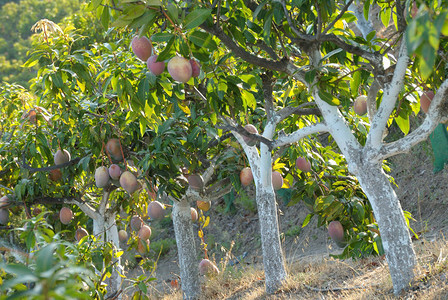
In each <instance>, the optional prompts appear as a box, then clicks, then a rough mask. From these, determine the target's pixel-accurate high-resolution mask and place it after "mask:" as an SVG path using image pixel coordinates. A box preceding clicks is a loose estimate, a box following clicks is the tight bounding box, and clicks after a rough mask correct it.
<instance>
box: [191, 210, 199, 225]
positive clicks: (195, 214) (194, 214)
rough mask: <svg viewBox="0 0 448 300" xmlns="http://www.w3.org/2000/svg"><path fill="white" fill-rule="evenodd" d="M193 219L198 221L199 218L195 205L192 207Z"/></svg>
mask: <svg viewBox="0 0 448 300" xmlns="http://www.w3.org/2000/svg"><path fill="white" fill-rule="evenodd" d="M190 212H191V221H193V222H196V221H197V220H198V218H199V216H198V211H197V210H196V208H194V207H190Z"/></svg>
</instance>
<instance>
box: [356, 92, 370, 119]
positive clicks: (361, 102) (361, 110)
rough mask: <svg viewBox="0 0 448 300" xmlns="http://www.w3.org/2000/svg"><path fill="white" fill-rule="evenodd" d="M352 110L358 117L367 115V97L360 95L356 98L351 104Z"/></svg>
mask: <svg viewBox="0 0 448 300" xmlns="http://www.w3.org/2000/svg"><path fill="white" fill-rule="evenodd" d="M353 110H354V111H355V113H356V114H357V115H359V116H363V115H365V114H366V113H367V96H365V95H361V96H358V97H356V99H355V102H354V103H353Z"/></svg>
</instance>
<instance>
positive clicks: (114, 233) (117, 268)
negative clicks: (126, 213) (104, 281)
mask: <svg viewBox="0 0 448 300" xmlns="http://www.w3.org/2000/svg"><path fill="white" fill-rule="evenodd" d="M105 230H106V240H107V241H108V242H110V243H111V244H112V245H113V247H114V249H113V251H114V254H115V253H117V252H118V251H119V248H118V247H119V245H120V241H119V239H118V229H117V223H116V221H115V213H106V220H105ZM115 260H116V262H115V263H114V266H113V270H112V273H111V277H110V280H109V286H110V287H111V289H109V290H108V294H111V295H112V294H113V293H115V292H117V291H119V290H120V288H121V284H122V281H123V279H122V277H121V276H120V274H122V273H123V267H122V265H121V258H120V257H116V258H115ZM119 299H121V295H120V296H119Z"/></svg>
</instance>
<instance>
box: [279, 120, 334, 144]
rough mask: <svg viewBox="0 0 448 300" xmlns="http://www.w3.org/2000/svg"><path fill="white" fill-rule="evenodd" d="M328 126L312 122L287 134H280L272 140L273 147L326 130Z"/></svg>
mask: <svg viewBox="0 0 448 300" xmlns="http://www.w3.org/2000/svg"><path fill="white" fill-rule="evenodd" d="M327 131H328V127H327V125H325V124H323V123H317V124H313V125H310V126H307V127H303V128H300V129H298V130H296V131H294V132H293V133H291V134H288V135H282V136H279V137H278V138H277V140H276V141H274V144H273V148H277V147H281V146H284V145H289V144H292V143H295V142H298V141H300V140H301V139H303V138H304V137H307V136H309V135H310V134H314V133H318V132H327Z"/></svg>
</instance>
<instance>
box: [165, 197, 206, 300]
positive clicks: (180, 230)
mask: <svg viewBox="0 0 448 300" xmlns="http://www.w3.org/2000/svg"><path fill="white" fill-rule="evenodd" d="M172 215H173V225H174V232H175V235H176V244H177V252H178V258H179V267H180V278H181V287H182V292H183V298H184V299H188V300H192V299H199V295H200V291H201V287H200V283H199V263H198V261H197V259H196V244H195V237H194V234H193V223H192V221H191V210H190V204H189V203H188V201H187V199H186V197H184V198H182V200H181V201H174V202H173V213H172Z"/></svg>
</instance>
